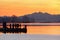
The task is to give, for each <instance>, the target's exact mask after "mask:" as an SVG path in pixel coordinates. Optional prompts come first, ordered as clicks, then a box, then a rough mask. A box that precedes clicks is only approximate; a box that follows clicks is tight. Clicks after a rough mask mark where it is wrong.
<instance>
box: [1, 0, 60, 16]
mask: <svg viewBox="0 0 60 40" xmlns="http://www.w3.org/2000/svg"><path fill="white" fill-rule="evenodd" d="M59 7H60V0H0V16H12V15H16V16H22V15H26V14H31V13H33V12H39V11H40V12H48V13H49V14H54V15H55V14H60V8H59Z"/></svg>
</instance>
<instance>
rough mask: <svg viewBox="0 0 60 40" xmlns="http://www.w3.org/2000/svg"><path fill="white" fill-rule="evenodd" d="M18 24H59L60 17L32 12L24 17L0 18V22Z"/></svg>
mask: <svg viewBox="0 0 60 40" xmlns="http://www.w3.org/2000/svg"><path fill="white" fill-rule="evenodd" d="M3 21H5V22H20V23H41V22H44V23H46V22H47V23H49V22H54V23H55V22H60V15H51V14H49V13H47V12H45V13H43V12H34V13H32V14H28V15H24V16H19V17H17V16H11V17H9V16H3V17H0V23H1V22H3Z"/></svg>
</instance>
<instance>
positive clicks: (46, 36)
mask: <svg viewBox="0 0 60 40" xmlns="http://www.w3.org/2000/svg"><path fill="white" fill-rule="evenodd" d="M0 40H60V26H28V27H27V34H23V33H22V34H20V33H14V34H13V33H7V34H4V33H0Z"/></svg>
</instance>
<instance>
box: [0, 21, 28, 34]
mask: <svg viewBox="0 0 60 40" xmlns="http://www.w3.org/2000/svg"><path fill="white" fill-rule="evenodd" d="M0 26H2V28H0V32H3V33H27V25H24V28H21V24H16V23H12V24H9V25H7V23H6V22H3V23H2V25H0ZM7 26H8V27H9V28H8V27H7Z"/></svg>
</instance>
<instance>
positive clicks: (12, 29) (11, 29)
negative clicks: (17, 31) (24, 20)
mask: <svg viewBox="0 0 60 40" xmlns="http://www.w3.org/2000/svg"><path fill="white" fill-rule="evenodd" d="M14 26H15V25H14V24H12V29H11V30H12V32H13V33H14Z"/></svg>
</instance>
